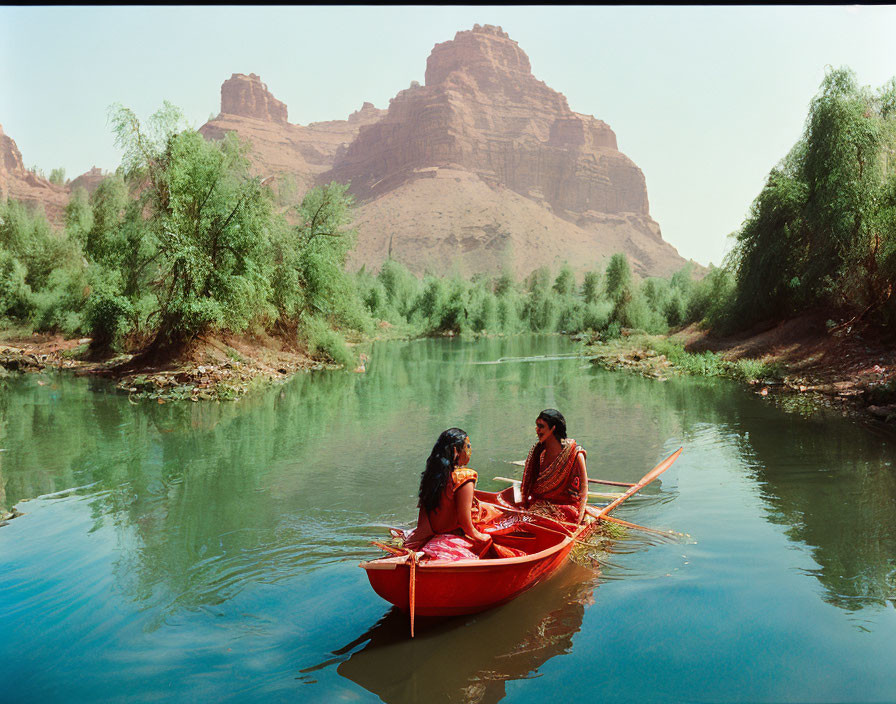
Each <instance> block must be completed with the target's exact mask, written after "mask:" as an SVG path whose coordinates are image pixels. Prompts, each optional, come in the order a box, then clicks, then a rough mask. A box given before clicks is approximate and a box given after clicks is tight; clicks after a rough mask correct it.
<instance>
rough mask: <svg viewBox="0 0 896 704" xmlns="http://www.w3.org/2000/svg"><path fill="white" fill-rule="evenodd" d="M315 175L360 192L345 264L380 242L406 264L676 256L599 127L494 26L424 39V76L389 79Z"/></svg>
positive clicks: (639, 183)
mask: <svg viewBox="0 0 896 704" xmlns="http://www.w3.org/2000/svg"><path fill="white" fill-rule="evenodd" d="M321 180H322V181H329V180H338V181H343V182H345V181H350V182H351V190H352V192H353V193H354V194H355V195H356V197H357V198H358V199H359V201H360V202H361V207H360V214H359V223H360V225H361V228H360V233H361V236H360V238H359V242H358V246H357V248H356V250H355V252H354V253H353V255H352V259H351V261H352V263H353V264H354V265H355V266H360V265H361V264H367V265H368V266H372V267H374V268H376V267H377V266H378V265H379V264H380V263H381V262H382V261H383V260H384V259H385V257H387V256H389V255H390V254H391V256H393V257H394V258H397V259H399V260H401V261H404V262H405V263H407V264H408V265H409V266H410V267H411V268H412V269H413V270H416V271H417V272H418V273H419V272H421V271H422V270H424V269H425V268H432V267H439V266H442V267H444V266H445V264H446V263H448V262H450V263H453V264H456V265H457V266H458V267H459V268H460V269H461V270H462V271H463V272H465V273H475V272H480V271H481V272H494V271H496V270H498V269H501V268H504V267H510V268H511V269H513V270H514V271H515V272H516V273H517V274H519V275H525V274H527V273H529V272H530V271H531V270H532V269H534V268H536V267H537V266H539V265H542V264H548V265H553V264H557V263H559V262H561V261H563V260H568V261H569V263H570V264H572V265H573V267H574V268H576V269H580V270H582V269H587V268H593V267H595V266H599V265H601V263H602V262H603V260H604V259H605V258H606V257H607V256H609V255H610V254H612V253H613V252H616V251H624V252H626V253H627V254H628V255H629V257H630V259H631V260H632V264H633V266H634V268H635V269H636V270H637V271H639V272H640V273H642V274H651V275H656V274H667V273H670V272H671V271H674V270H675V269H678V268H679V267H680V266H682V265H683V264H684V260H683V259H682V258H681V257H680V256H679V255H678V253H677V252H676V251H675V249H674V248H673V247H672V246H671V245H669V244H668V243H666V242H664V241H663V239H662V237H661V235H660V229H659V225H657V223H656V222H655V221H654V220H653V219H652V218H651V217H650V214H649V205H648V198H647V187H646V184H645V179H644V175H643V173H642V172H641V170H640V169H639V168H638V167H637V166H636V165H635V164H634V163H633V162H632V161H631V160H630V159H629V158H628V157H627V156H625V155H624V154H623V153H622V152H620V151H619V150H618V148H617V142H616V135H615V134H614V132H613V130H611V129H610V127H609V126H608V125H607V124H606V123H605V122H602V121H601V120H598V119H595V118H594V117H592V116H590V115H582V114H579V113H576V112H573V111H572V110H570V108H569V105H568V104H567V100H566V98H565V97H564V96H563V95H562V94H561V93H558V92H557V91H555V90H553V89H551V88H549V87H548V86H547V85H545V84H544V82H542V81H540V80H538V79H537V78H535V76H533V75H532V71H531V67H530V64H529V58H528V57H527V56H526V54H525V52H524V51H523V50H522V49H521V48H520V47H519V45H518V44H517V43H516V42H515V41H513V40H512V39H510V37H508V35H507V34H506V33H505V32H503V31H502V30H501V28H499V27H493V26H490V25H486V26H484V27H480V26H478V25H476V26H475V27H474V28H473V29H472V30H470V31H464V32H458V33H457V35H456V36H455V38H454V39H453V40H451V41H447V42H443V43H440V44H436V46H435V47H434V48H433V50H432V53H431V54H430V56H429V59H428V60H427V64H426V76H425V85H423V86H420V85H412V86H411V87H410V88H408V89H406V90H403V91H401V92H399V93H398V94H397V95H396V96H395V97H394V98H393V99H392V100H391V101H390V104H389V109H388V112H387V113H386V114H385V116H383V117H382V119H380V120H378V121H376V122H374V123H373V124H370V125H369V126H365V127H364V128H362V129H361V130H360V131H359V133H358V136H357V137H356V138H355V139H354V141H352V143H351V144H350V145H349V147H348V148H347V149H346V150H345V152H344V153H342V154H340V155H338V156H337V159H336V163H335V166H334V167H333V169H332V170H331V171H329V172H327V173H325V174H323V176H322V179H321ZM461 194H462V195H461ZM521 199H522V200H521ZM374 212H375V213H376V214H375V216H374V215H372V213H374Z"/></svg>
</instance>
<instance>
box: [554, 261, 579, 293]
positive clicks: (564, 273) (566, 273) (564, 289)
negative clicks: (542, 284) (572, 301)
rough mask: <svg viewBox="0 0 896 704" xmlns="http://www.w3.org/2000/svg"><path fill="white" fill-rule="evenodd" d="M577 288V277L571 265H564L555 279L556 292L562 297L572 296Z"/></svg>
mask: <svg viewBox="0 0 896 704" xmlns="http://www.w3.org/2000/svg"><path fill="white" fill-rule="evenodd" d="M575 287H576V277H575V276H574V275H573V273H572V268H571V267H570V266H569V264H564V265H563V266H562V267H561V269H560V273H559V274H557V278H556V279H554V292H555V293H557V294H558V295H560V296H571V295H572V292H573V291H574V290H575Z"/></svg>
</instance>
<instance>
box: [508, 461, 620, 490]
mask: <svg viewBox="0 0 896 704" xmlns="http://www.w3.org/2000/svg"><path fill="white" fill-rule="evenodd" d="M505 462H507V463H508V464H515V465H516V466H517V467H525V466H526V463H525V462H524V461H523V460H505ZM496 478H497V477H496ZM514 481H519V479H514ZM588 483H589V484H608V485H609V486H634V484H632V483H631V482H611V481H610V480H609V479H592V478H591V477H589V478H588Z"/></svg>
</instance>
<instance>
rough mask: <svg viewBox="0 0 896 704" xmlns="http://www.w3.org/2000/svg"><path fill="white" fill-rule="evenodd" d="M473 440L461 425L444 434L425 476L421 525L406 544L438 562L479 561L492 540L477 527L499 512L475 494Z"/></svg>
mask: <svg viewBox="0 0 896 704" xmlns="http://www.w3.org/2000/svg"><path fill="white" fill-rule="evenodd" d="M471 452H472V449H471V447H470V438H469V437H467V434H466V433H465V432H464V431H463V430H461V429H460V428H450V429H448V430H446V431H445V432H443V433H442V434H441V435H439V439H438V440H437V441H436V444H435V445H434V446H433V448H432V452H431V453H430V455H429V458H428V459H427V460H426V469H424V470H423V474H421V476H420V492H419V497H420V499H419V501H418V503H417V505H418V506H419V507H420V511H419V514H418V516H417V527H416V528H415V529H414V530H413V531H412V532H411V533H410V534H409V535H408V536H407V537H406V538H405V542H404V546H405V547H407V548H411V549H412V550H421V551H422V552H424V553H426V554H427V555H428V556H429V557H430V558H432V559H436V560H464V559H470V560H471V559H476V558H478V557H479V556H480V554H481V553H482V552H484V551H485V550H486V549H487V547H488V545H489V544H490V542H491V538H490V536H488V535H486V534H485V533H482V532H480V531H479V529H478V528H477V525H482V524H484V523H487V522H489V521H490V520H492V519H493V518H495V517H497V516H498V515H500V513H501V512H500V511H498V510H497V509H491V508H490V507H487V506H484V505H481V504H480V503H479V501H478V500H477V499H476V497H475V496H474V495H473V490H474V489H475V487H476V479H477V475H476V472H475V471H474V470H472V469H470V468H468V467H467V466H466V465H467V462H469V461H470V454H471Z"/></svg>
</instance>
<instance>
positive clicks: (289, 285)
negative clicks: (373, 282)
mask: <svg viewBox="0 0 896 704" xmlns="http://www.w3.org/2000/svg"><path fill="white" fill-rule="evenodd" d="M351 206H352V198H351V196H350V195H349V194H348V186H346V185H343V184H339V183H335V182H334V183H330V184H328V185H326V186H322V187H319V188H314V189H312V190H310V191H309V192H308V193H307V194H306V195H305V197H304V199H303V200H302V203H301V205H300V206H299V207H298V209H297V211H298V215H299V217H300V224H299V225H297V226H296V227H294V228H286V227H285V226H283V225H281V226H280V227H279V228H277V229H276V230H275V236H274V240H273V243H272V248H273V261H274V267H273V268H274V271H273V278H272V282H273V283H272V297H273V302H274V305H275V306H276V309H277V311H278V313H279V315H280V317H281V318H282V319H284V320H287V321H293V322H295V321H298V319H299V318H300V317H301V316H304V315H310V316H316V317H317V318H326V319H329V320H332V321H334V322H336V323H337V324H340V325H343V326H346V327H349V328H353V329H356V330H368V329H369V328H370V317H369V315H368V313H367V312H366V310H365V309H364V306H363V303H362V300H361V297H360V296H359V289H358V287H357V286H356V285H355V283H354V282H353V281H352V280H351V278H350V277H349V276H348V274H346V272H345V257H346V255H347V254H348V251H349V249H350V248H351V247H352V245H353V244H354V241H355V237H356V233H355V231H354V230H352V229H351V228H350V227H349V225H350V223H351ZM375 295H376V294H375ZM387 298H388V296H386V299H384V300H383V301H381V302H379V303H377V305H378V306H382V305H388V300H387ZM374 302H375V303H376V301H374Z"/></svg>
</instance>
